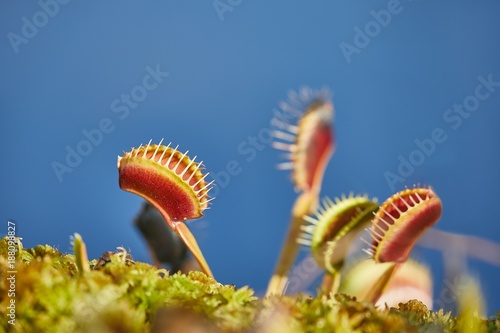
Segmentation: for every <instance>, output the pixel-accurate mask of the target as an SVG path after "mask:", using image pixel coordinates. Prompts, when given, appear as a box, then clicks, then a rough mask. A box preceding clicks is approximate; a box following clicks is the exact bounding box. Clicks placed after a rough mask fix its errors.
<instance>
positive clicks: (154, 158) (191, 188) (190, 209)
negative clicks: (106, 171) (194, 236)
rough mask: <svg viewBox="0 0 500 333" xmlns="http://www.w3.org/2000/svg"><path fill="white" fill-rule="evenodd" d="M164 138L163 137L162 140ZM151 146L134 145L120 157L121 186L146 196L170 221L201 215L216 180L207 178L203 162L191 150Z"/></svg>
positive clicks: (159, 145) (168, 146) (149, 144)
mask: <svg viewBox="0 0 500 333" xmlns="http://www.w3.org/2000/svg"><path fill="white" fill-rule="evenodd" d="M162 141H163V140H162ZM162 141H160V143H159V144H158V145H151V141H149V143H148V145H147V146H145V147H143V146H142V145H141V146H140V147H139V148H133V149H132V150H131V151H130V152H127V153H125V154H124V155H123V157H118V170H119V173H120V178H119V179H120V188H122V189H123V190H125V191H129V192H132V193H135V194H138V195H140V196H142V197H144V198H145V199H146V200H148V201H150V202H151V203H152V204H153V205H154V206H155V207H156V208H157V209H158V210H160V211H162V213H164V214H166V215H167V216H168V220H167V222H168V223H169V224H171V223H173V222H176V221H184V220H188V219H194V218H198V217H201V216H202V215H203V214H202V212H203V210H205V209H206V208H207V206H208V203H209V201H210V200H212V199H209V197H208V192H209V191H210V189H211V187H210V186H211V185H212V183H213V181H212V182H210V183H207V182H206V181H205V178H206V176H207V175H208V173H207V174H203V173H202V169H203V164H202V162H199V163H196V162H195V160H196V156H195V157H194V158H193V159H190V158H189V157H188V156H187V153H188V152H189V151H186V152H185V153H181V152H179V151H178V150H177V148H178V146H176V147H175V148H171V147H170V145H171V144H170V143H169V144H168V145H167V146H163V145H161V143H162Z"/></svg>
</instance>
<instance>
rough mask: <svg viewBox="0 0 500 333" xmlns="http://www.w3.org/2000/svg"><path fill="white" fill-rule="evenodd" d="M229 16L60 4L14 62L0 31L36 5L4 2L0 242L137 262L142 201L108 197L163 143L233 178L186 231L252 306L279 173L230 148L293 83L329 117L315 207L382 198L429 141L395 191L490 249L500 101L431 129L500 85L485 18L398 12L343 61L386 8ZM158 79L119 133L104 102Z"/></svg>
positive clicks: (487, 11) (472, 9)
mask: <svg viewBox="0 0 500 333" xmlns="http://www.w3.org/2000/svg"><path fill="white" fill-rule="evenodd" d="M232 3H233V4H234V5H235V6H232V7H231V9H232V10H231V11H226V12H224V13H222V14H221V15H219V14H218V13H217V11H216V10H215V8H214V5H213V3H212V2H211V1H205V2H200V3H198V4H187V2H185V1H168V3H160V2H148V3H144V2H137V1H120V2H116V1H115V2H105V3H102V2H98V1H93V2H89V1H70V2H69V3H67V4H61V5H59V9H58V12H57V13H56V14H55V15H54V17H50V18H49V19H48V22H47V23H46V24H45V25H43V26H41V27H40V28H38V32H37V33H36V35H35V36H33V37H32V38H29V39H27V43H25V44H21V45H19V46H18V52H17V53H16V52H15V48H14V47H13V46H12V44H11V42H10V41H9V38H8V34H9V33H15V34H18V35H21V33H22V32H21V29H22V27H23V24H24V22H23V17H26V18H27V19H28V20H29V21H31V22H33V15H36V13H37V12H39V11H40V10H41V7H40V5H39V4H38V3H37V2H35V1H32V2H24V1H23V2H21V1H17V2H12V1H9V2H7V1H2V2H1V4H0V7H1V10H0V37H1V39H0V52H1V59H2V60H1V62H0V73H1V75H0V89H1V94H0V110H1V111H0V112H1V113H0V114H1V118H0V136H1V142H0V145H1V146H0V149H1V151H2V155H3V157H2V163H1V164H0V184H1V186H0V207H1V209H0V220H1V221H4V223H5V227H4V230H5V231H3V230H2V231H1V233H2V234H5V232H6V230H7V227H6V225H7V220H8V219H11V220H14V221H15V222H16V223H17V227H18V230H17V231H18V234H19V236H22V237H23V239H24V244H25V246H28V247H29V246H34V245H36V244H39V243H47V244H51V245H56V246H58V247H59V249H60V250H62V251H71V247H70V245H69V236H70V235H71V234H73V233H74V232H79V233H81V235H82V236H83V238H84V240H85V241H86V243H87V246H88V250H89V255H90V257H92V258H95V257H98V256H100V254H101V253H102V252H104V251H107V250H111V249H114V248H115V247H116V246H120V245H122V246H125V247H126V248H128V249H130V250H131V251H132V254H133V256H134V258H135V259H137V260H150V259H149V256H148V252H147V249H146V247H145V245H144V243H143V242H142V239H141V238H140V237H139V235H138V234H137V233H136V230H135V229H134V227H133V225H132V222H131V221H132V219H133V218H134V217H135V216H136V214H137V213H138V210H139V207H140V205H141V202H142V201H141V199H140V198H139V197H137V196H134V195H132V194H130V193H127V192H124V191H121V190H120V189H119V187H118V179H117V178H118V177H117V176H118V175H117V169H116V157H117V155H119V154H122V152H123V151H124V150H128V149H130V147H135V146H138V145H139V144H141V143H147V142H148V141H149V139H153V141H154V142H158V141H159V140H160V139H161V138H165V140H166V141H173V142H174V143H175V144H179V145H180V149H181V150H183V151H185V150H187V149H189V150H190V151H191V152H192V154H193V155H198V156H199V158H200V159H202V160H204V164H205V165H206V166H207V169H208V170H209V171H212V172H220V171H221V170H224V169H225V168H226V165H227V163H228V162H229V161H231V160H235V161H237V162H238V163H239V165H240V167H241V169H242V171H241V173H239V174H238V175H235V176H232V177H231V178H230V182H229V184H227V186H224V187H222V186H220V188H219V189H218V190H216V192H219V193H217V198H216V199H215V200H214V201H213V205H212V209H211V210H208V211H206V215H205V217H203V218H202V219H201V220H198V221H196V222H193V223H190V228H191V229H192V230H193V232H194V234H195V235H196V237H197V238H198V240H199V243H200V246H201V248H202V249H203V251H204V253H205V256H206V258H207V261H208V262H209V264H210V265H211V267H212V269H213V271H214V274H215V276H216V278H218V279H219V280H220V281H221V282H222V283H232V284H236V285H237V286H242V285H247V284H248V285H250V286H251V287H252V288H254V289H255V290H256V291H257V292H258V293H262V292H263V291H264V290H265V288H266V286H267V280H268V278H269V277H270V275H271V273H272V270H273V268H274V265H275V262H276V259H277V256H278V252H279V249H280V247H281V244H282V241H283V238H284V233H285V230H286V228H287V225H288V219H289V215H290V209H291V206H292V204H293V202H294V200H295V197H296V193H295V192H294V190H293V187H292V185H291V183H290V182H289V174H288V173H286V172H282V171H278V170H276V169H275V164H276V163H278V162H280V159H279V152H277V151H275V150H274V149H271V148H270V147H269V146H268V145H267V146H265V148H264V149H262V150H261V151H256V156H255V158H254V159H253V160H252V161H250V162H248V161H247V158H248V157H249V155H242V154H240V153H239V152H238V146H239V145H240V144H242V143H244V142H247V143H248V142H249V136H256V135H258V133H259V132H260V131H261V130H262V129H265V128H268V127H269V121H270V119H271V117H272V110H273V108H276V107H277V106H278V104H279V102H280V101H282V100H284V99H286V96H287V91H288V90H289V89H298V88H299V87H301V86H303V85H307V86H310V87H313V88H315V89H318V88H321V87H322V86H328V87H329V88H330V89H331V90H332V92H333V94H334V104H335V107H336V118H335V129H336V136H337V151H336V153H335V155H334V156H333V158H332V160H331V161H330V164H329V166H328V169H327V171H326V175H325V178H324V185H323V195H329V196H331V197H333V196H337V195H340V194H342V193H347V192H349V191H354V192H355V193H369V194H370V195H372V196H375V197H377V198H379V200H380V201H383V200H385V198H387V197H388V196H390V195H391V194H392V193H393V192H394V191H393V190H392V189H391V187H390V186H389V185H388V183H387V181H386V179H385V177H384V173H385V172H386V171H390V172H394V173H396V172H397V168H398V164H399V161H398V156H399V155H402V156H404V157H405V158H408V156H409V154H410V153H411V152H412V151H414V150H415V149H416V145H415V143H414V140H415V139H419V140H422V139H425V138H429V137H430V136H431V132H432V131H433V130H434V129H435V128H442V129H443V131H444V132H445V134H446V136H447V140H446V141H445V142H444V143H441V144H438V145H437V147H436V150H435V152H434V153H433V154H431V155H430V156H428V157H426V159H425V161H424V163H422V164H421V165H420V166H418V167H416V168H415V171H414V173H413V174H412V175H411V176H410V177H408V178H407V179H405V181H404V183H398V184H397V185H396V190H400V189H402V188H404V186H405V185H407V186H412V185H413V184H414V183H423V184H430V185H432V186H433V187H434V189H435V190H436V192H437V193H438V194H439V195H440V197H441V198H442V201H443V206H444V212H443V216H442V219H441V220H440V221H439V223H438V224H437V228H439V229H441V230H446V231H453V232H456V233H461V234H467V235H476V236H481V237H484V238H487V239H490V240H492V241H496V242H500V226H499V219H498V213H497V208H498V206H497V205H498V201H497V200H498V198H499V196H498V189H499V185H500V175H499V172H498V170H500V158H499V151H498V146H499V143H500V131H499V130H498V129H499V128H500V113H499V107H500V89H498V88H496V89H498V90H497V91H495V92H493V93H492V94H491V96H490V97H489V98H488V99H486V100H485V101H482V102H481V103H480V106H479V108H478V110H477V111H475V112H474V113H472V114H471V115H470V117H469V118H467V119H464V120H463V122H462V124H461V126H460V127H459V128H457V129H453V128H452V127H451V126H450V125H451V123H447V122H445V121H444V119H443V115H444V114H445V112H446V110H447V109H448V108H450V107H452V106H453V104H454V103H462V102H463V100H464V99H465V98H466V97H467V96H469V95H471V94H473V93H474V90H475V88H476V86H477V85H478V83H479V82H478V80H477V78H478V76H483V77H485V78H486V77H487V76H488V75H489V74H491V75H492V78H493V80H494V81H500V62H499V60H498V59H500V46H499V45H500V44H499V43H498V42H499V41H498V33H499V32H500V20H498V13H499V10H500V3H498V2H496V1H482V2H480V3H475V2H470V1H441V2H439V3H434V2H424V1H402V2H401V4H400V8H401V9H400V10H401V11H400V13H399V14H396V15H393V16H392V19H391V22H390V23H389V24H388V25H387V26H386V27H383V28H381V30H380V32H379V33H378V34H376V35H375V36H374V37H373V38H371V41H370V43H369V44H368V45H367V46H366V47H364V48H360V52H359V54H353V55H352V57H351V59H350V60H351V61H350V62H348V61H347V59H346V57H344V55H343V53H342V51H341V48H340V46H339V45H340V44H341V43H342V42H345V43H349V44H353V43H354V37H355V30H354V28H355V27H359V28H360V29H364V28H365V25H366V24H367V23H369V22H370V21H373V17H372V15H371V14H370V11H371V10H375V11H380V10H382V9H386V8H387V6H388V2H387V1H365V2H362V3H359V2H356V3H354V2H351V1H346V2H340V3H339V2H335V3H333V2H332V3H330V2H327V1H307V2H306V1H302V2H301V1H294V2H286V3H285V2H281V3H280V4H277V3H273V4H271V3H269V2H267V1H257V0H254V1H242V2H241V3H239V4H238V2H237V1H233V2H232ZM42 18H43V17H42ZM37 19H40V17H38V18H37ZM42 23H43V22H42ZM11 36H12V35H11ZM157 64H158V65H159V68H160V69H161V70H162V71H165V72H169V76H168V77H167V78H165V79H164V81H163V82H162V83H161V84H159V85H158V87H157V88H156V89H154V90H152V91H149V92H148V96H147V97H146V98H145V99H144V101H142V102H140V103H139V105H138V106H137V107H136V108H135V109H131V110H130V114H129V115H128V116H127V117H125V119H123V120H122V119H120V118H119V116H120V113H114V112H113V111H112V110H111V103H112V102H113V101H114V100H115V99H117V98H120V96H121V94H124V93H127V94H129V93H130V91H131V89H132V88H133V87H135V86H137V85H140V84H142V79H143V77H144V76H145V75H146V74H147V71H146V67H147V66H150V67H152V68H155V66H156V65H157ZM103 118H109V119H110V120H111V122H112V124H113V126H114V127H113V128H114V130H113V131H112V132H111V133H108V134H105V135H104V137H103V139H102V142H101V143H100V144H99V145H97V146H94V147H93V149H92V152H91V153H90V154H89V155H88V156H85V157H83V160H82V162H81V164H79V165H78V166H77V167H75V168H73V170H72V172H71V173H65V174H64V175H63V176H62V181H59V180H58V178H57V176H56V174H55V172H54V171H53V168H52V163H53V162H54V161H58V162H60V163H65V162H64V159H65V158H66V154H67V152H66V146H70V147H72V148H73V149H75V148H76V146H77V145H78V143H79V142H80V141H82V140H84V139H85V137H84V136H83V134H82V131H83V130H91V129H93V128H96V127H98V126H99V122H100V121H101V120H102V119H103ZM305 253H306V251H303V254H305ZM415 254H416V255H417V257H419V258H420V259H421V260H422V261H424V262H427V263H428V264H430V265H431V267H432V270H433V272H434V274H435V280H436V287H437V291H436V296H435V297H436V298H437V297H439V292H440V291H439V288H440V286H441V281H442V280H443V259H442V253H440V252H436V251H433V250H428V249H423V248H422V247H419V248H417V249H416V251H415ZM497 256H498V254H497ZM468 265H469V269H470V270H471V272H472V273H473V274H475V275H476V276H478V277H479V278H480V281H481V285H482V288H483V290H484V292H485V294H486V295H487V299H488V302H487V306H488V313H489V314H491V313H493V312H494V311H496V310H500V297H499V296H500V295H499V293H498V281H499V280H500V267H495V266H492V265H489V264H486V263H483V262H480V261H476V260H470V261H469V262H468ZM312 290H314V286H312Z"/></svg>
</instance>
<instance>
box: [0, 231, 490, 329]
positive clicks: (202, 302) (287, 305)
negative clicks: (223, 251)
mask: <svg viewBox="0 0 500 333" xmlns="http://www.w3.org/2000/svg"><path fill="white" fill-rule="evenodd" d="M11 249H12V248H11ZM8 250H9V249H8V246H7V239H6V238H4V239H3V240H1V241H0V275H1V279H0V295H2V296H1V298H0V299H1V301H0V327H3V328H6V329H7V331H12V332H145V331H154V332H163V331H164V332H166V331H173V330H174V327H176V328H178V327H183V328H185V332H194V331H195V329H198V330H197V331H196V332H278V331H282V332H332V331H335V332H351V331H359V332H454V331H457V318H456V317H452V316H451V314H449V313H443V312H442V311H437V312H432V311H428V310H427V308H426V307H425V306H424V305H423V304H422V303H420V302H418V301H410V302H408V303H405V304H400V306H399V308H391V309H376V308H375V307H374V306H373V305H371V304H366V303H360V302H357V301H356V300H355V299H354V298H350V297H347V296H345V295H335V296H333V297H330V296H329V295H319V296H318V297H314V298H311V297H306V296H298V297H290V296H282V297H270V298H263V299H260V298H257V297H255V296H254V294H253V291H252V290H251V289H249V288H248V287H243V288H235V287H234V286H232V285H222V284H220V283H218V282H217V281H215V280H213V279H211V278H209V277H207V276H206V275H204V274H203V273H201V272H190V273H189V274H187V275H183V274H174V275H172V276H168V274H167V272H166V271H165V270H162V269H157V268H156V267H153V266H151V265H149V264H145V263H140V262H133V261H131V260H130V259H129V258H127V256H126V254H125V253H120V252H118V253H116V254H113V255H111V256H110V261H109V262H108V263H107V264H106V265H104V266H99V267H96V268H97V269H94V270H91V271H89V272H84V273H81V272H79V271H78V269H77V266H76V264H75V258H74V256H73V255H70V254H63V253H60V252H59V251H57V250H56V249H54V248H52V247H50V246H48V245H44V246H36V247H34V248H31V249H24V248H23V247H22V244H21V243H20V242H18V243H17V252H16V255H15V258H16V261H15V268H14V269H12V267H10V266H9V260H8V258H9V257H8ZM96 263H97V260H94V261H92V262H91V265H95V264H96ZM12 270H14V271H15V272H16V273H15V297H7V295H8V293H9V289H11V285H10V282H9V280H8V279H7V278H8V277H9V276H10V273H9V271H12ZM12 299H14V300H15V325H11V324H9V320H11V318H9V316H8V314H9V311H10V310H9V309H8V306H9V304H10V302H11V300H12ZM458 320H459V318H458ZM169 328H171V329H172V330H169ZM481 329H482V330H483V331H489V332H500V313H498V314H497V316H496V318H491V319H489V320H482V321H481Z"/></svg>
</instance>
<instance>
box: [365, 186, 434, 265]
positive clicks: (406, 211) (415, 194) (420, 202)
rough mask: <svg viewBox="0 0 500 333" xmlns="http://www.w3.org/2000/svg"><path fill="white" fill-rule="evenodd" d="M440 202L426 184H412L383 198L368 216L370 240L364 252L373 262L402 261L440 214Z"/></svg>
mask: <svg viewBox="0 0 500 333" xmlns="http://www.w3.org/2000/svg"><path fill="white" fill-rule="evenodd" d="M441 210H442V204H441V200H440V199H439V197H438V196H437V195H436V193H434V191H433V190H432V189H431V188H430V187H429V188H427V187H415V188H412V189H406V190H404V191H401V192H399V193H396V194H394V195H393V196H392V197H390V198H389V199H387V201H385V202H384V203H383V204H382V206H380V208H379V210H378V211H377V213H376V214H375V216H374V218H373V219H372V227H371V230H370V233H371V236H372V243H371V244H370V248H369V249H367V250H366V251H365V252H367V253H369V254H370V255H373V257H374V259H375V261H376V262H404V261H406V259H407V258H408V255H409V253H410V251H411V249H412V248H413V246H414V245H415V243H416V242H417V240H418V239H419V238H420V236H421V235H422V234H423V233H424V232H425V231H426V230H427V229H428V228H430V227H431V226H432V225H433V224H434V223H436V222H437V220H438V219H439V218H440V217H441Z"/></svg>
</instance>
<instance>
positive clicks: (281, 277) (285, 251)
mask: <svg viewBox="0 0 500 333" xmlns="http://www.w3.org/2000/svg"><path fill="white" fill-rule="evenodd" d="M317 202H318V192H316V191H308V192H303V193H302V194H300V195H299V196H298V197H297V199H296V200H295V204H294V205H293V209H292V219H291V222H290V228H289V229H288V234H287V236H286V239H285V243H284V245H283V247H282V249H281V254H280V257H279V259H278V263H277V265H276V268H275V270H274V274H273V276H272V277H271V279H270V280H269V284H268V286H267V291H266V296H269V295H271V294H274V295H282V294H283V292H284V290H285V287H286V285H287V282H288V272H289V271H290V269H291V267H292V265H293V263H294V262H295V259H296V257H297V253H298V251H299V248H300V244H299V243H297V238H299V236H300V233H301V228H300V227H301V226H302V225H304V224H305V222H304V215H306V214H310V213H311V211H313V210H314V209H315V207H316V205H317Z"/></svg>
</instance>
